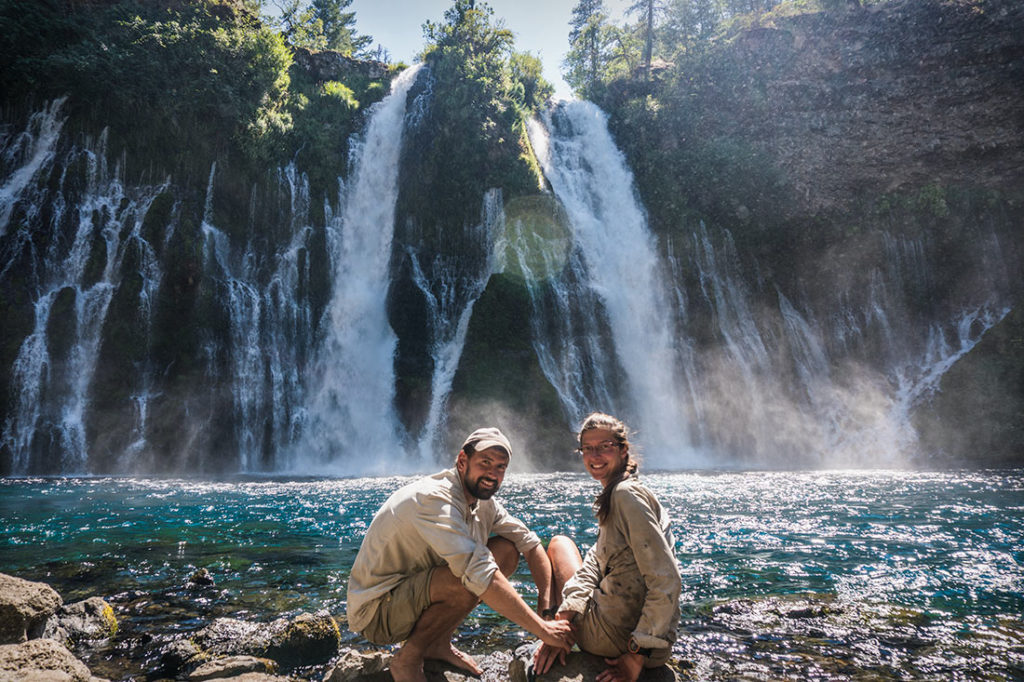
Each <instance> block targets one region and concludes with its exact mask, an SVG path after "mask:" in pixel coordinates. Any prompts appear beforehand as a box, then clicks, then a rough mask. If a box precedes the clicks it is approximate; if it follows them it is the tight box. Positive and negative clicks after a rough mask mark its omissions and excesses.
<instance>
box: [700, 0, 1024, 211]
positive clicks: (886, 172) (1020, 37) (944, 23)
mask: <svg viewBox="0 0 1024 682" xmlns="http://www.w3.org/2000/svg"><path fill="white" fill-rule="evenodd" d="M709 75H710V76H711V79H710V84H719V85H726V86H727V87H725V88H724V89H722V90H716V88H715V87H713V86H712V85H709V86H708V87H707V88H703V89H702V95H704V97H703V99H702V100H701V101H700V102H699V103H698V106H699V107H701V109H702V110H703V111H704V112H706V115H705V120H704V122H703V123H702V125H701V129H703V130H704V131H705V132H708V133H722V132H729V133H732V134H735V135H738V136H740V137H742V138H745V139H747V140H749V141H750V142H751V143H752V144H754V145H756V146H757V147H758V148H760V149H761V150H763V151H764V152H766V153H767V154H768V155H769V156H771V157H772V158H773V159H774V160H775V162H776V163H777V165H778V166H779V167H780V168H781V169H783V171H784V172H785V174H786V176H787V178H788V180H789V182H790V183H791V186H792V187H793V189H794V190H795V196H796V197H797V198H798V199H799V200H800V201H801V202H802V204H803V208H804V209H805V210H809V211H818V210H822V209H826V210H827V209H832V208H835V207H837V206H844V205H848V204H849V203H850V202H851V200H856V199H857V198H858V197H861V196H863V195H864V194H865V193H876V194H877V193H885V192H893V191H898V190H905V189H912V188H917V187H921V186H924V185H929V184H938V185H958V184H972V185H977V186H982V187H988V188H995V189H1020V187H1021V179H1022V168H1024V96H1022V87H1021V84H1022V83H1024V4H1022V3H1020V2H1015V1H1013V0H990V1H986V2H970V1H966V0H948V1H933V0H928V1H924V2H922V1H921V0H900V1H896V2H889V3H881V4H875V5H871V6H869V7H868V8H865V9H862V10H854V11H849V12H841V13H836V14H828V13H819V14H805V15H798V16H793V17H786V18H779V19H775V20H774V21H772V22H771V23H769V24H767V25H764V26H761V27H757V28H753V29H751V30H747V31H744V32H741V33H739V34H738V35H736V36H735V37H734V38H732V45H731V46H730V47H729V48H728V49H727V50H725V51H723V53H722V56H721V59H720V60H718V61H717V62H715V63H713V64H712V65H711V68H710V70H709ZM712 112H713V113H712Z"/></svg>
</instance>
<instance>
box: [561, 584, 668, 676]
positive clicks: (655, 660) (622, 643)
mask: <svg viewBox="0 0 1024 682" xmlns="http://www.w3.org/2000/svg"><path fill="white" fill-rule="evenodd" d="M573 623H574V624H575V625H576V643H577V644H579V647H580V649H582V650H583V651H586V652H587V653H588V654H594V655H595V656H603V657H605V658H617V657H619V656H621V655H622V654H624V653H626V652H627V651H628V650H629V649H628V645H629V637H630V635H631V634H632V632H622V631H620V629H619V628H616V627H613V626H612V625H611V624H609V623H608V621H607V619H605V618H602V617H601V613H600V609H599V608H598V606H597V604H596V603H595V602H594V600H593V599H590V600H588V601H587V608H586V609H585V610H584V611H583V613H581V614H579V615H577V616H576V617H575V618H574V619H573ZM671 654H672V650H671V649H668V648H666V649H655V650H654V651H652V652H651V657H650V658H648V659H647V660H646V661H645V662H644V667H645V668H657V667H658V666H662V665H665V663H666V662H668V659H669V656H671Z"/></svg>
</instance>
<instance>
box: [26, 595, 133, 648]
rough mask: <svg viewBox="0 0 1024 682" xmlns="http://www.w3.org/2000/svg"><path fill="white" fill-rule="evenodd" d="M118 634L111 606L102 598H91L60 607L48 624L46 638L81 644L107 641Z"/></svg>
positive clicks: (44, 634) (115, 618)
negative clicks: (101, 640)
mask: <svg viewBox="0 0 1024 682" xmlns="http://www.w3.org/2000/svg"><path fill="white" fill-rule="evenodd" d="M115 634H117V617H116V616H114V609H113V608H111V606H110V604H108V603H107V602H106V601H104V600H103V599H101V598H100V597H90V598H89V599H86V600H84V601H79V602H75V603H74V604H65V605H64V606H62V607H60V609H58V610H57V613H55V614H54V615H53V616H51V617H50V619H49V620H48V621H47V623H46V628H45V630H44V632H43V636H44V637H48V638H50V639H56V640H57V641H59V642H67V641H71V642H75V643H77V642H81V641H83V640H90V639H107V638H108V637H113V636H114V635H115Z"/></svg>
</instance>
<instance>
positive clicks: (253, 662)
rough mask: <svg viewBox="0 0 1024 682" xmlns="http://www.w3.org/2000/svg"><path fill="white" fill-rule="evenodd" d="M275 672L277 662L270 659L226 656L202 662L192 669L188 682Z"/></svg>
mask: <svg viewBox="0 0 1024 682" xmlns="http://www.w3.org/2000/svg"><path fill="white" fill-rule="evenodd" d="M275 672H277V664H276V663H274V662H273V661H271V660H270V659H267V658H258V657H256V656H228V657H227V658H218V659H215V660H213V661H209V662H207V663H203V664H202V665H201V666H199V667H198V668H196V669H195V670H193V671H192V674H191V675H189V676H188V679H189V681H190V682H201V681H202V680H216V679H224V678H236V677H237V676H239V675H243V674H245V673H264V674H273V673H275Z"/></svg>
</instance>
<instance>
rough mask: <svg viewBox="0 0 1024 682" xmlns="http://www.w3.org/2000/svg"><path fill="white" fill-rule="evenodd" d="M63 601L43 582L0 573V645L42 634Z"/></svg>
mask: <svg viewBox="0 0 1024 682" xmlns="http://www.w3.org/2000/svg"><path fill="white" fill-rule="evenodd" d="M63 603H64V600H63V599H61V597H60V595H59V594H57V592H56V591H55V590H54V589H53V588H52V587H50V586H49V585H46V584H45V583H36V582H31V581H29V580H22V579H21V578H15V577H14V576H12V575H6V574H4V573H0V644H19V643H21V642H24V641H26V640H29V639H35V638H37V637H41V636H42V634H43V631H44V630H45V627H46V621H47V620H49V618H50V616H52V615H53V614H54V613H55V612H56V611H57V609H58V608H60V606H61V604H63Z"/></svg>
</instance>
